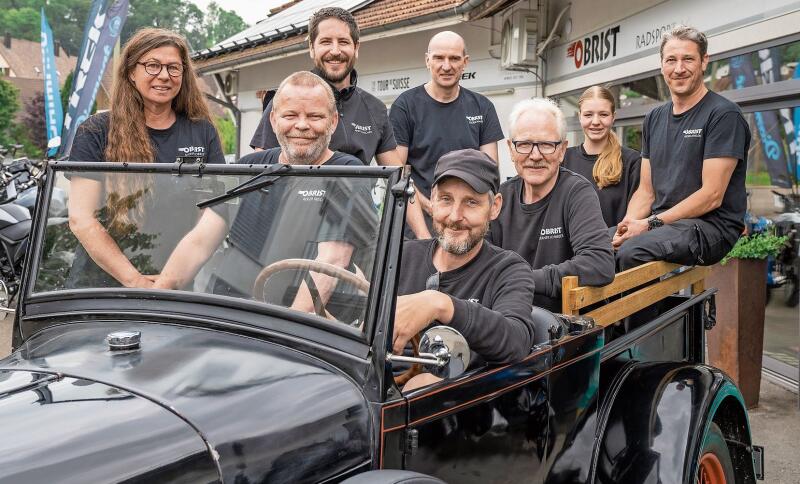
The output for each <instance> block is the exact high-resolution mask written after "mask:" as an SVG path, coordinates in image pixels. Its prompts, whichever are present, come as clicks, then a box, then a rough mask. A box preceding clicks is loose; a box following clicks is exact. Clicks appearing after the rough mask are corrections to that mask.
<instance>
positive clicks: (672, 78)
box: [613, 26, 750, 270]
mask: <svg viewBox="0 0 800 484" xmlns="http://www.w3.org/2000/svg"><path fill="white" fill-rule="evenodd" d="M707 50H708V41H707V40H706V36H705V35H704V34H703V33H702V32H700V31H698V30H697V29H695V28H692V27H685V26H679V27H676V28H675V29H673V30H672V31H671V32H668V33H667V34H665V35H664V36H663V37H662V40H661V73H662V74H663V76H664V80H665V81H666V83H667V86H668V87H669V90H670V96H671V100H670V101H668V102H667V103H666V104H664V105H662V106H659V107H658V108H656V109H654V110H653V111H651V112H650V113H648V115H647V116H646V117H645V121H644V126H643V129H642V165H641V178H640V182H639V188H638V189H637V190H636V192H635V193H634V194H633V197H632V198H631V201H630V203H629V204H628V211H627V214H626V216H625V218H624V219H623V220H622V222H620V224H619V226H618V228H617V232H616V234H615V235H614V240H613V244H614V247H615V248H616V249H617V261H618V265H619V268H620V269H622V270H624V269H628V268H631V267H634V266H637V265H639V264H643V263H645V262H649V261H654V260H665V261H668V262H673V263H677V264H684V265H694V264H701V265H711V264H715V263H717V262H719V261H720V260H721V259H722V258H723V257H724V256H725V254H727V253H728V251H729V250H730V249H731V248H732V247H733V245H734V244H735V243H736V240H737V239H738V238H739V235H740V234H741V232H742V230H743V229H744V213H745V210H746V209H747V195H746V192H745V186H744V182H745V171H746V169H747V151H748V149H749V147H750V129H749V128H748V126H747V122H746V121H745V119H744V117H743V116H742V112H741V110H740V109H739V107H738V106H737V105H736V104H734V103H732V102H731V101H728V100H727V99H725V98H724V97H722V96H720V95H718V94H716V93H714V92H711V91H709V90H708V89H707V88H706V86H705V84H704V82H703V71H704V70H705V68H706V66H707V65H708V54H707Z"/></svg>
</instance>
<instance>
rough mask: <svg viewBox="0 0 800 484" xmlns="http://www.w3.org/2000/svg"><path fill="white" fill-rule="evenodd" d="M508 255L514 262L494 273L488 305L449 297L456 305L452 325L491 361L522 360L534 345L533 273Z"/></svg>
mask: <svg viewBox="0 0 800 484" xmlns="http://www.w3.org/2000/svg"><path fill="white" fill-rule="evenodd" d="M506 256H507V257H509V258H510V259H511V258H512V256H513V261H512V262H510V263H508V264H505V267H503V269H502V270H500V271H497V272H495V273H494V275H495V285H494V290H493V291H492V294H491V300H490V301H485V302H484V304H486V306H484V305H482V304H480V303H477V302H472V301H465V300H463V299H458V298H455V297H452V296H451V297H450V298H451V299H452V301H453V308H454V312H453V320H452V321H451V322H450V325H451V326H452V327H453V328H455V329H456V330H458V331H459V332H461V334H463V335H464V338H466V340H467V341H468V342H469V346H470V348H471V349H472V350H473V351H475V352H476V353H478V354H479V355H481V356H482V357H483V359H485V360H486V361H487V362H489V363H510V362H512V361H519V360H521V359H522V358H525V357H526V356H527V355H528V354H529V353H530V351H531V347H532V346H533V320H532V317H531V310H532V309H533V285H534V282H533V273H532V272H531V269H530V266H529V265H528V263H527V262H525V261H524V260H523V259H522V258H521V257H518V256H516V254H513V253H510V252H509V253H508V254H506ZM487 306H488V307H487ZM490 308H491V309H490Z"/></svg>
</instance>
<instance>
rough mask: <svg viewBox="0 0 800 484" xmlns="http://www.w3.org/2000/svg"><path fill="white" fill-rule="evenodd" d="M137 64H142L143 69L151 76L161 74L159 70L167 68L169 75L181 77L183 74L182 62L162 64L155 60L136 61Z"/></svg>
mask: <svg viewBox="0 0 800 484" xmlns="http://www.w3.org/2000/svg"><path fill="white" fill-rule="evenodd" d="M137 64H139V65H142V66H144V71H145V72H146V73H148V74H150V75H151V76H157V75H159V74H161V70H162V69H164V68H165V67H166V68H167V74H169V77H181V76H182V75H183V64H162V63H160V62H156V61H150V62H137Z"/></svg>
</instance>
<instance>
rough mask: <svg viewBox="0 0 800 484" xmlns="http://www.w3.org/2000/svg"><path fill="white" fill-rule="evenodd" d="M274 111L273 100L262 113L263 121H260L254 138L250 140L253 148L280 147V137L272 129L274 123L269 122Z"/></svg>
mask: <svg viewBox="0 0 800 484" xmlns="http://www.w3.org/2000/svg"><path fill="white" fill-rule="evenodd" d="M271 111H272V101H270V102H269V104H267V108H266V109H265V110H264V112H263V113H262V114H261V121H259V122H258V127H256V131H255V133H253V139H251V140H250V147H251V148H253V149H256V148H261V149H262V150H266V149H269V148H276V147H278V146H279V145H278V138H277V137H276V136H275V132H273V131H272V124H270V122H269V113H270V112H271Z"/></svg>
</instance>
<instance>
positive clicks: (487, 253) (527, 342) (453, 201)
mask: <svg viewBox="0 0 800 484" xmlns="http://www.w3.org/2000/svg"><path fill="white" fill-rule="evenodd" d="M499 184H500V173H499V171H498V168H497V164H496V163H495V161H494V160H493V159H492V158H490V157H489V155H487V154H486V153H482V152H480V151H478V150H469V149H468V150H460V151H454V152H451V153H448V154H446V155H445V156H443V157H442V158H440V159H439V161H438V163H437V164H436V171H435V173H434V179H433V191H432V196H431V205H432V207H433V230H434V233H435V234H436V238H435V239H431V240H407V241H405V243H404V244H403V258H402V266H401V267H400V280H399V284H398V290H397V294H398V298H397V309H396V314H395V321H394V333H393V334H394V338H393V343H392V347H393V349H394V352H395V353H396V354H400V353H402V351H403V348H404V347H405V345H406V343H407V342H408V341H409V340H410V339H411V338H412V337H413V336H414V335H416V334H417V333H419V332H420V331H422V330H424V329H425V328H427V327H428V326H429V325H431V324H433V323H434V322H438V323H439V324H447V325H450V326H452V327H453V328H455V329H457V330H458V331H459V332H461V333H462V334H463V335H464V337H465V338H466V340H467V342H468V343H469V346H470V348H471V349H472V350H473V351H474V352H475V353H477V354H478V355H479V356H480V357H482V358H483V359H484V360H485V361H488V362H492V363H508V362H512V361H515V360H520V359H522V358H524V357H525V356H527V355H528V353H529V352H530V350H531V346H532V344H533V321H532V317H531V310H532V299H533V286H534V282H533V274H532V273H531V270H530V267H529V266H528V263H527V262H525V260H524V259H522V258H521V257H520V256H519V255H517V254H515V253H513V252H511V251H509V250H503V249H501V248H499V247H496V246H494V245H492V244H490V243H489V242H487V241H485V240H484V236H485V235H486V231H487V228H488V224H489V221H490V220H493V219H494V218H496V217H497V215H498V213H499V212H500V208H501V206H502V205H503V198H502V196H500V195H499V194H498V188H499ZM437 380H438V379H437V378H436V377H433V376H432V375H430V374H422V375H417V376H416V377H414V378H413V379H412V380H410V381H409V382H408V383H407V384H406V387H405V389H406V390H408V389H411V388H414V387H418V386H421V385H423V384H428V383H432V382H434V381H437Z"/></svg>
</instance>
